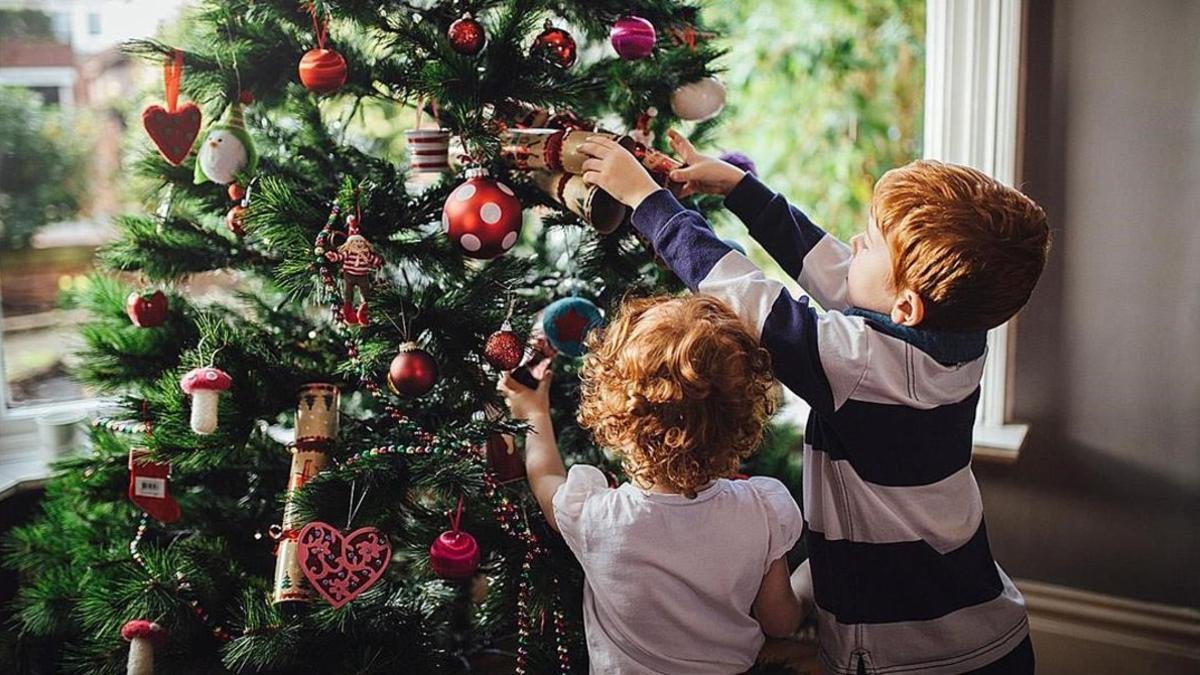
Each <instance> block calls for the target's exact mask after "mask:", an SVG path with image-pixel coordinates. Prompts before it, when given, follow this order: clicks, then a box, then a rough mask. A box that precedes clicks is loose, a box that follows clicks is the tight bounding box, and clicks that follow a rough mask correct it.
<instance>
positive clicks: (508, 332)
mask: <svg viewBox="0 0 1200 675" xmlns="http://www.w3.org/2000/svg"><path fill="white" fill-rule="evenodd" d="M524 351H525V346H524V345H523V344H522V343H521V338H519V337H517V334H516V333H514V332H513V329H512V324H511V323H509V322H508V320H507V319H505V321H504V323H503V324H502V325H501V326H500V330H498V331H496V332H495V333H492V334H491V335H489V336H488V339H487V342H485V343H484V344H483V358H484V359H486V360H487V362H488V363H490V364H492V367H493V368H495V369H497V370H512V369H513V368H516V367H517V366H519V365H521V354H522V353H523V352H524Z"/></svg>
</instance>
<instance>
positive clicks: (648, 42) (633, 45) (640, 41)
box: [608, 16, 658, 61]
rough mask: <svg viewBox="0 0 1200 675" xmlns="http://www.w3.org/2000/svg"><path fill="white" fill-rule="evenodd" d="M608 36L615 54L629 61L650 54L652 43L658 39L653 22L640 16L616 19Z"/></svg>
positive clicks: (652, 47)
mask: <svg viewBox="0 0 1200 675" xmlns="http://www.w3.org/2000/svg"><path fill="white" fill-rule="evenodd" d="M608 37H609V40H610V41H612V46H613V49H615V50H617V54H618V55H619V56H620V57H621V58H623V59H627V60H629V61H636V60H638V59H644V58H646V57H647V56H650V54H651V52H653V51H654V43H655V41H657V40H658V34H657V33H656V32H655V30H654V24H652V23H650V22H649V21H647V20H645V19H643V18H642V17H640V16H623V17H621V18H620V19H617V21H616V23H614V24H613V25H612V30H610V31H609V33H608Z"/></svg>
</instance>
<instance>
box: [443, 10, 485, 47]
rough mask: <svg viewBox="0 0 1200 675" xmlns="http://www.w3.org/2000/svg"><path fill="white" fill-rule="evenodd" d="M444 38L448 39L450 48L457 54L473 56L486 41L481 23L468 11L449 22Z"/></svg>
mask: <svg viewBox="0 0 1200 675" xmlns="http://www.w3.org/2000/svg"><path fill="white" fill-rule="evenodd" d="M446 39H447V40H449V41H450V48H451V49H453V50H454V51H456V52H458V53H459V54H462V55H464V56H475V55H476V54H478V53H479V51H480V50H481V49H483V45H484V44H485V43H487V33H485V32H484V30H483V24H481V23H479V22H478V21H476V20H475V18H474V17H472V16H471V15H470V14H469V13H468V14H463V15H462V18H460V19H457V20H456V21H455V22H454V23H452V24H450V28H449V30H447V31H446Z"/></svg>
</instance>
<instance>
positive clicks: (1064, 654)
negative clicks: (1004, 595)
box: [1016, 579, 1200, 675]
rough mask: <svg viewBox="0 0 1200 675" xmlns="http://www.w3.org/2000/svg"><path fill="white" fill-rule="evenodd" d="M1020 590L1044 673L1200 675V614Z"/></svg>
mask: <svg viewBox="0 0 1200 675" xmlns="http://www.w3.org/2000/svg"><path fill="white" fill-rule="evenodd" d="M1016 584H1017V587H1018V588H1020V589H1021V593H1022V594H1023V595H1024V596H1025V602H1026V605H1027V607H1028V609H1029V623H1030V628H1031V631H1032V633H1033V640H1034V648H1035V650H1036V651H1037V653H1038V666H1039V670H1047V672H1050V671H1054V672H1087V673H1094V674H1096V673H1133V672H1154V673H1157V674H1159V675H1162V674H1165V673H1195V672H1200V610H1197V609H1195V608H1190V607H1173V606H1169V605H1160V604H1155V603H1150V602H1143V601H1139V600H1132V599H1129V598H1120V597H1116V596H1111V595H1104V594H1101V593H1093V592H1091V591H1084V590H1080V589H1076V588H1068V587H1065V586H1058V585H1055V584H1048V583H1043V582H1038V581H1029V580H1023V579H1018V580H1016ZM1064 665H1065V666H1066V667H1068V668H1070V670H1064V669H1063V667H1064Z"/></svg>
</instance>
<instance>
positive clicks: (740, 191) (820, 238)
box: [725, 174, 850, 309]
mask: <svg viewBox="0 0 1200 675" xmlns="http://www.w3.org/2000/svg"><path fill="white" fill-rule="evenodd" d="M725 206H726V208H728V209H729V210H730V211H732V212H733V213H734V215H736V216H737V217H738V218H739V219H741V221H742V222H743V223H745V224H746V227H747V229H748V230H749V231H750V236H751V237H754V240H755V241H757V242H758V243H759V244H761V245H762V247H763V248H764V249H765V250H766V251H767V253H768V254H770V256H771V257H772V258H774V259H775V262H777V263H779V266H780V267H782V268H783V269H784V271H785V272H787V273H788V275H790V276H791V277H792V278H794V279H796V281H798V282H799V283H800V286H801V287H802V288H803V289H804V290H805V291H806V292H807V293H809V294H810V295H811V296H812V297H813V299H815V300H816V301H817V302H819V303H820V304H821V306H822V307H824V308H825V309H845V308H846V307H848V306H849V302H848V300H847V299H846V272H847V270H848V269H849V267H850V247H849V246H847V245H846V244H844V243H843V242H842V241H840V240H839V239H838V238H837V237H835V236H833V235H832V234H829V233H828V232H826V231H825V230H822V229H821V228H820V227H818V226H817V225H816V224H814V223H813V222H812V221H811V220H809V218H808V216H806V215H804V212H802V211H801V210H800V209H798V208H796V207H794V206H792V205H791V204H789V203H788V201H787V199H785V198H784V197H783V195H781V194H778V193H776V192H774V191H773V190H771V188H769V187H767V186H766V185H763V184H762V183H761V182H760V181H759V180H758V179H757V178H755V177H754V176H752V175H750V174H746V175H745V177H743V178H742V180H741V181H740V182H738V184H737V185H736V186H735V187H734V188H733V190H732V191H731V192H730V193H729V194H728V195H726V197H725Z"/></svg>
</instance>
